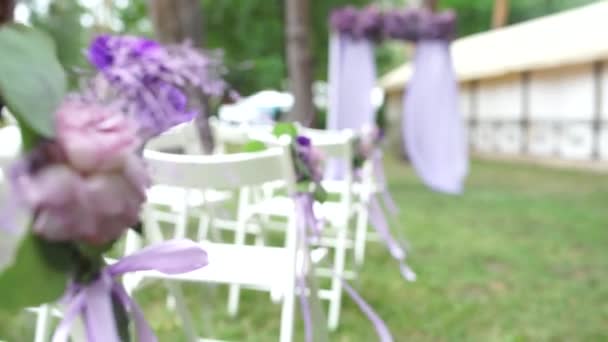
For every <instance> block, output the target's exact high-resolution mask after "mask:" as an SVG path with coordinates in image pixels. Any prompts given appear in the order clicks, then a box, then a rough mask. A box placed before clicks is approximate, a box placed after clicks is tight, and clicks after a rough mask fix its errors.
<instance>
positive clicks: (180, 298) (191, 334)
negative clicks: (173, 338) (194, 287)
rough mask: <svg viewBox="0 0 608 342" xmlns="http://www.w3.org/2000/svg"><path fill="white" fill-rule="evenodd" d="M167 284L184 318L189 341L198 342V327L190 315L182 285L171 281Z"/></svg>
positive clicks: (178, 311) (178, 310)
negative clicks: (195, 326) (196, 327)
mask: <svg viewBox="0 0 608 342" xmlns="http://www.w3.org/2000/svg"><path fill="white" fill-rule="evenodd" d="M165 284H166V286H167V289H168V290H169V294H170V297H171V298H173V300H174V301H175V308H176V309H177V314H178V315H179V317H180V318H181V320H182V324H183V328H184V332H185V333H186V338H187V341H188V342H197V341H198V336H197V333H196V329H195V328H194V323H193V320H192V315H190V311H188V307H187V306H186V301H185V300H184V294H183V292H182V289H181V287H180V286H179V284H177V283H175V282H171V281H167V282H165Z"/></svg>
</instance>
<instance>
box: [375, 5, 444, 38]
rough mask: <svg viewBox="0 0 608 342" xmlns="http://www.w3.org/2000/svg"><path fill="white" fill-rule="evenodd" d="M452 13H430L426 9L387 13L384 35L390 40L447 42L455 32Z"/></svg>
mask: <svg viewBox="0 0 608 342" xmlns="http://www.w3.org/2000/svg"><path fill="white" fill-rule="evenodd" d="M455 21H456V16H455V14H454V12H443V13H439V14H435V13H432V12H430V11H428V10H427V9H411V10H406V11H400V12H391V13H387V14H386V15H385V18H384V34H385V36H387V37H389V38H391V39H398V40H408V41H418V40H425V39H441V40H449V39H451V38H452V37H453V35H454V31H455Z"/></svg>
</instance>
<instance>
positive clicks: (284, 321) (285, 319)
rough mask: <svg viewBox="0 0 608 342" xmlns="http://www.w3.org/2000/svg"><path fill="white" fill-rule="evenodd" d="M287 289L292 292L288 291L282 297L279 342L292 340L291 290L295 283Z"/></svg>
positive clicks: (292, 309) (292, 297)
mask: <svg viewBox="0 0 608 342" xmlns="http://www.w3.org/2000/svg"><path fill="white" fill-rule="evenodd" d="M288 288H290V289H292V290H291V291H288V292H289V293H285V294H284V296H283V306H282V308H281V332H280V337H279V341H280V342H291V341H292V340H293V330H294V327H293V326H294V321H295V317H294V314H295V293H294V291H293V289H294V288H295V282H294V284H293V286H288ZM304 290H305V289H300V291H304Z"/></svg>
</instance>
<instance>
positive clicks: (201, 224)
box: [197, 214, 211, 241]
mask: <svg viewBox="0 0 608 342" xmlns="http://www.w3.org/2000/svg"><path fill="white" fill-rule="evenodd" d="M210 225H211V218H210V217H209V216H208V215H207V214H201V215H200V216H199V219H198V236H197V238H198V241H203V240H207V239H208V236H209V226H210Z"/></svg>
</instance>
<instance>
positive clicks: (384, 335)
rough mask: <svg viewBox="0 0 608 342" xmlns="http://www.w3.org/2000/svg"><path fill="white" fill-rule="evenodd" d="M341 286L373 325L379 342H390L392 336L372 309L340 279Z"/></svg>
mask: <svg viewBox="0 0 608 342" xmlns="http://www.w3.org/2000/svg"><path fill="white" fill-rule="evenodd" d="M342 286H344V290H346V293H348V295H349V296H350V298H351V299H352V300H353V301H354V302H355V303H356V304H357V305H358V306H359V309H361V311H362V312H363V313H364V314H365V315H366V316H367V318H369V320H370V321H371V322H372V323H373V324H374V329H376V333H377V334H378V338H379V339H380V342H392V341H393V336H392V335H391V332H390V330H388V327H387V326H386V323H385V322H384V320H383V319H382V318H380V316H378V314H377V313H376V312H375V311H374V309H372V307H371V306H370V305H369V304H368V303H367V302H366V301H365V300H364V299H363V297H361V295H359V293H358V292H357V291H355V289H354V288H352V286H350V285H349V284H348V283H347V282H346V281H345V280H344V279H342Z"/></svg>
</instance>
